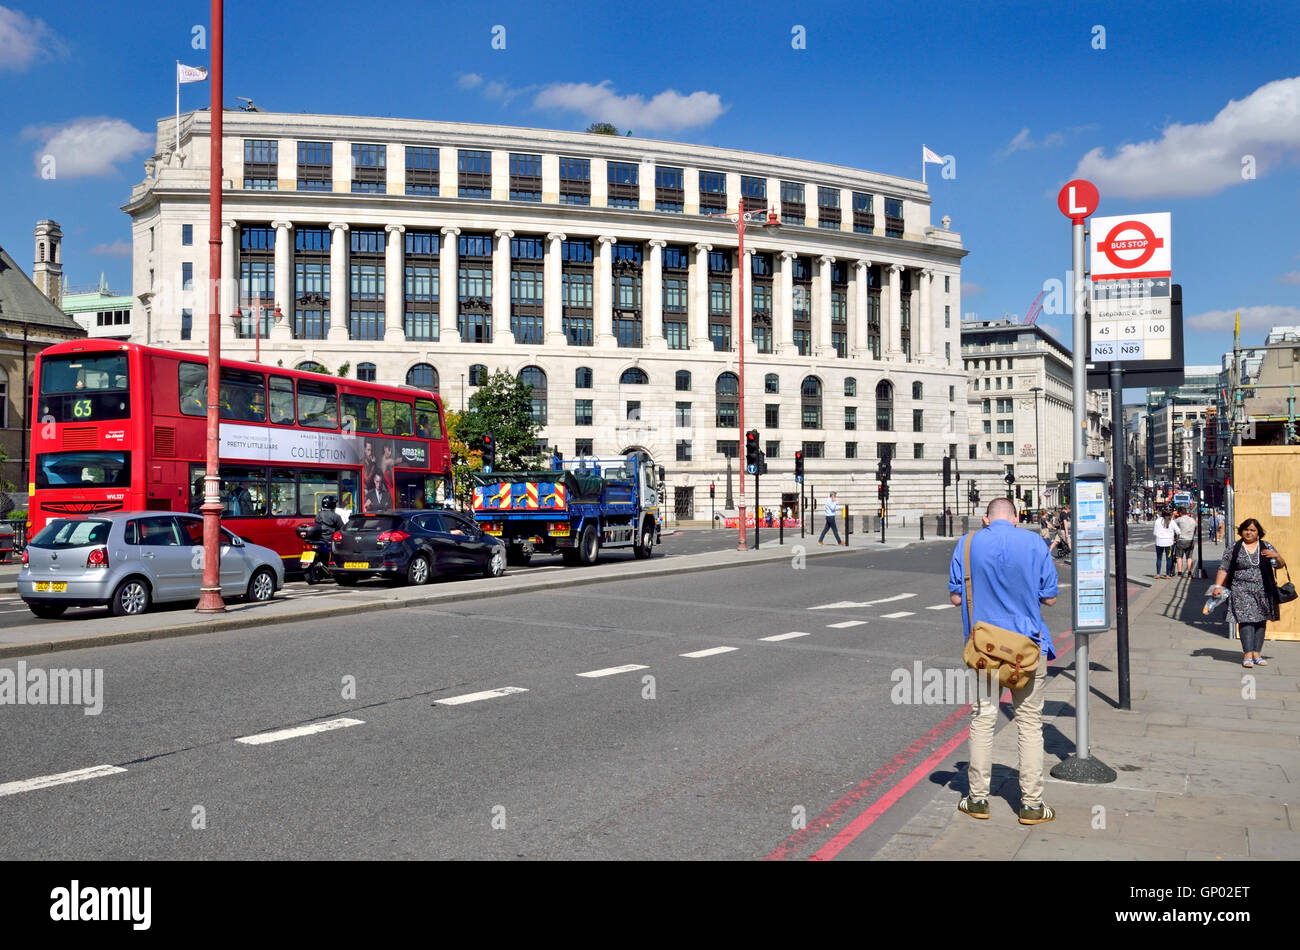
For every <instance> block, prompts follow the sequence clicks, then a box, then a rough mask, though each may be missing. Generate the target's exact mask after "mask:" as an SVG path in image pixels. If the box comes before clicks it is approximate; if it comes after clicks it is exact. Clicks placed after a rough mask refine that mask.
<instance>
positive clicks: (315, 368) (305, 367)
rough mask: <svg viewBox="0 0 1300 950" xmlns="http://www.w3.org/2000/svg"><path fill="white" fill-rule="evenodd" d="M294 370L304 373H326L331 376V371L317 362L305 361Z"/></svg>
mask: <svg viewBox="0 0 1300 950" xmlns="http://www.w3.org/2000/svg"><path fill="white" fill-rule="evenodd" d="M294 369H300V370H302V371H303V372H304V373H324V374H326V375H327V376H328V375H329V370H327V369H326V368H325V364H324V363H318V362H316V361H315V360H303V361H302V362H301V363H299V364H298V365H297V366H295V367H294Z"/></svg>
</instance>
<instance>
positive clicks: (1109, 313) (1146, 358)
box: [1087, 280, 1184, 389]
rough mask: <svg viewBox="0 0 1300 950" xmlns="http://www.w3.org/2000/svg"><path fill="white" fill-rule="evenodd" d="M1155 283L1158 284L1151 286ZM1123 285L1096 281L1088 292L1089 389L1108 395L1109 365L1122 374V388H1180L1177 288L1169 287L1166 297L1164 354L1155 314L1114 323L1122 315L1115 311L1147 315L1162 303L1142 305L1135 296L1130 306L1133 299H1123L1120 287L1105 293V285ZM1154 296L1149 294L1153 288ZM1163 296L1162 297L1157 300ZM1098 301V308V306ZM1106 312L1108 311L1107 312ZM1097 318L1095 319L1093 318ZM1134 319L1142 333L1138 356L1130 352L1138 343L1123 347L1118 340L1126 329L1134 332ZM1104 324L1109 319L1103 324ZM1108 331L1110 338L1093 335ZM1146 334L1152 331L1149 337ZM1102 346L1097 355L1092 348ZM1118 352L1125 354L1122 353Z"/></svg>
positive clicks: (1152, 298) (1132, 341) (1125, 343)
mask: <svg viewBox="0 0 1300 950" xmlns="http://www.w3.org/2000/svg"><path fill="white" fill-rule="evenodd" d="M1156 282H1158V280H1157V281H1156ZM1111 284H1115V285H1120V284H1127V282H1121V281H1097V283H1095V284H1093V286H1092V291H1093V295H1094V299H1093V304H1092V306H1093V308H1094V310H1097V311H1098V312H1094V313H1092V314H1090V315H1089V317H1088V323H1089V332H1088V341H1089V349H1088V364H1087V378H1088V388H1089V389H1109V388H1110V365H1111V363H1112V362H1118V363H1119V365H1120V368H1121V369H1123V371H1124V387H1125V388H1126V389H1127V388H1130V387H1132V388H1141V387H1144V386H1181V385H1182V384H1183V376H1184V371H1183V289H1182V287H1181V286H1180V285H1178V284H1170V285H1169V287H1168V293H1169V304H1168V306H1169V320H1168V324H1167V325H1168V328H1169V336H1168V342H1167V345H1168V350H1165V349H1164V346H1165V345H1166V344H1165V343H1164V342H1163V341H1162V340H1161V339H1160V333H1159V331H1160V330H1161V328H1162V327H1163V326H1165V324H1164V323H1162V322H1161V321H1160V319H1159V313H1158V312H1156V313H1148V314H1146V315H1142V314H1134V313H1132V312H1128V313H1126V314H1123V315H1125V316H1128V317H1129V318H1130V319H1129V322H1128V323H1118V324H1117V323H1115V322H1114V319H1113V317H1114V315H1115V314H1116V313H1117V312H1121V311H1120V310H1119V309H1117V308H1126V307H1131V306H1135V307H1142V306H1145V307H1147V308H1148V309H1149V310H1153V311H1154V310H1156V309H1157V308H1159V307H1163V306H1164V304H1163V302H1162V300H1161V297H1157V296H1148V297H1146V298H1145V299H1144V298H1142V297H1141V296H1139V297H1138V298H1137V299H1136V302H1134V300H1133V298H1131V297H1126V296H1125V293H1124V290H1125V288H1124V286H1116V287H1110V286H1108V285H1111ZM1153 290H1154V288H1153ZM1162 296H1163V295H1162ZM1098 298H1101V302H1100V303H1099V302H1098ZM1107 308H1111V309H1107ZM1098 313H1100V319H1099V318H1098ZM1135 316H1138V317H1140V318H1141V320H1142V333H1143V336H1142V338H1141V341H1140V342H1141V349H1140V353H1134V352H1132V349H1133V347H1134V344H1135V343H1137V342H1139V341H1137V340H1135V339H1129V340H1127V341H1122V340H1120V339H1119V336H1120V335H1121V334H1122V333H1123V332H1124V330H1125V328H1126V327H1128V328H1131V327H1133V326H1134V322H1133V320H1132V318H1133V317H1135ZM1108 318H1109V319H1108ZM1105 325H1109V326H1110V328H1111V330H1110V333H1111V336H1112V337H1113V338H1114V339H1111V338H1110V337H1107V336H1105V335H1104V334H1103V335H1100V336H1099V335H1098V333H1097V330H1098V328H1099V327H1102V326H1105ZM1151 331H1157V332H1156V333H1155V334H1154V335H1153V334H1152V332H1151ZM1096 343H1105V344H1107V345H1106V346H1103V347H1101V348H1100V350H1099V349H1097V348H1095V347H1094V346H1093V344H1096ZM1121 348H1124V349H1125V350H1127V352H1125V353H1121V352H1120V350H1121ZM1112 350H1113V352H1114V355H1113V356H1098V355H1097V354H1098V352H1101V353H1110V352H1112ZM1161 352H1163V353H1164V354H1165V355H1164V356H1163V357H1159V358H1158V357H1156V356H1154V355H1153V354H1156V353H1161Z"/></svg>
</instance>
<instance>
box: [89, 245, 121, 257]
mask: <svg viewBox="0 0 1300 950" xmlns="http://www.w3.org/2000/svg"><path fill="white" fill-rule="evenodd" d="M90 253H91V254H104V255H107V256H108V257H130V256H131V243H130V242H129V241H114V242H113V243H112V244H103V243H100V244H96V245H95V246H94V247H92V248H91V249H90Z"/></svg>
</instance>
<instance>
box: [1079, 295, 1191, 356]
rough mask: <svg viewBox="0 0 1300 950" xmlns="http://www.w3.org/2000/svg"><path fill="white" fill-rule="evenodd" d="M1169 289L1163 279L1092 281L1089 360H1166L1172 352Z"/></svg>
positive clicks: (1171, 314)
mask: <svg viewBox="0 0 1300 950" xmlns="http://www.w3.org/2000/svg"><path fill="white" fill-rule="evenodd" d="M1172 286H1173V285H1172V283H1171V281H1170V280H1169V279H1168V278H1165V277H1157V278H1149V277H1148V278H1134V279H1126V280H1124V279H1122V280H1099V281H1095V282H1094V283H1093V285H1092V340H1091V343H1092V347H1091V353H1090V359H1092V360H1093V361H1097V362H1111V361H1113V360H1121V361H1122V360H1167V359H1169V358H1170V355H1171V353H1172V352H1173V306H1172V301H1171V298H1170V289H1171V287H1172Z"/></svg>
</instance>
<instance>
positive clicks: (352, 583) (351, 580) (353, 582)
mask: <svg viewBox="0 0 1300 950" xmlns="http://www.w3.org/2000/svg"><path fill="white" fill-rule="evenodd" d="M334 580H335V582H337V583H338V585H339V586H340V587H356V586H357V582H358V581H360V580H361V578H359V577H357V576H356V575H355V574H335V575H334Z"/></svg>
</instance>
